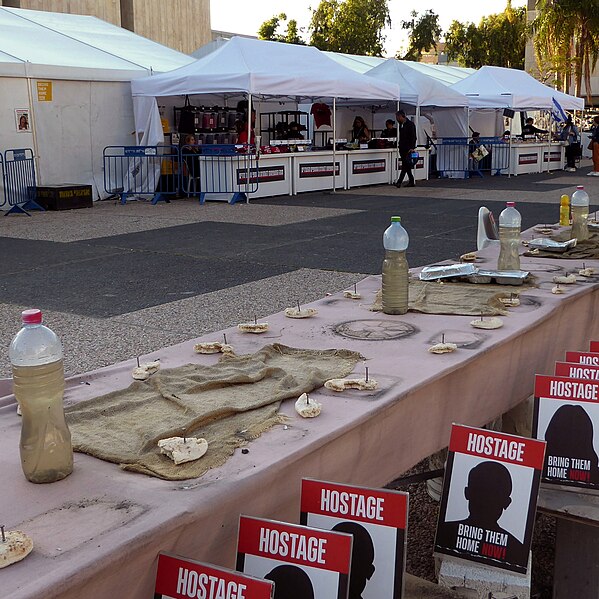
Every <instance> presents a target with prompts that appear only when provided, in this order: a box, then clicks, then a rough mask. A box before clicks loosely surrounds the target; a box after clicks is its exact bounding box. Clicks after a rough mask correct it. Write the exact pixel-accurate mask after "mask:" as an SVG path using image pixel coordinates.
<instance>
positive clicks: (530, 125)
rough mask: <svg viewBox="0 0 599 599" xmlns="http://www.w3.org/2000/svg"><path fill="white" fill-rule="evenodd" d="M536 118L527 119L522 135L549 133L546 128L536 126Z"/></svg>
mask: <svg viewBox="0 0 599 599" xmlns="http://www.w3.org/2000/svg"><path fill="white" fill-rule="evenodd" d="M534 123H535V120H534V119H533V118H531V117H528V118H527V119H526V124H525V125H524V127H522V136H524V135H535V134H537V133H547V131H545V129H539V128H538V127H535V124H534Z"/></svg>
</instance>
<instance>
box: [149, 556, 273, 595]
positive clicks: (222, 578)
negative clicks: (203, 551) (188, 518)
mask: <svg viewBox="0 0 599 599" xmlns="http://www.w3.org/2000/svg"><path fill="white" fill-rule="evenodd" d="M273 596H274V585H273V583H272V582H271V581H269V580H259V579H257V578H253V577H251V576H245V575H244V574H240V573H239V572H233V571H232V570H227V569H225V568H218V567H216V566H211V565H209V564H203V563H201V562H196V561H195V560H190V559H186V558H182V557H176V556H174V555H168V554H165V553H161V554H160V555H159V556H158V572H157V573H156V589H155V594H154V599H190V598H194V599H272V597H273Z"/></svg>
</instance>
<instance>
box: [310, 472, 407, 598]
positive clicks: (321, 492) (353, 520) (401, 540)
mask: <svg viewBox="0 0 599 599" xmlns="http://www.w3.org/2000/svg"><path fill="white" fill-rule="evenodd" d="M407 520H408V494H407V493H401V492H399V491H390V490H386V489H369V488H366V487H355V486H347V485H340V484H337V483H329V482H323V481H318V480H311V479H304V480H302V496H301V520H300V521H301V523H302V524H306V525H309V526H315V527H317V528H323V529H325V530H333V531H338V532H345V533H349V534H351V535H352V536H353V550H352V570H351V574H350V592H349V596H350V597H361V598H362V599H380V598H381V597H389V599H400V597H401V596H402V592H403V579H404V575H403V574H404V570H405V557H406V528H407Z"/></svg>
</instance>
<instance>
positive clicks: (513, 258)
mask: <svg viewBox="0 0 599 599" xmlns="http://www.w3.org/2000/svg"><path fill="white" fill-rule="evenodd" d="M515 206H516V203H515V202H507V203H506V207H505V209H504V210H503V211H502V212H501V214H500V215H499V259H498V260H497V270H520V254H519V249H520V226H521V225H522V217H521V216H520V213H519V212H518V211H517V210H516V208H515Z"/></svg>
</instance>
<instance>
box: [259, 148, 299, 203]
mask: <svg viewBox="0 0 599 599" xmlns="http://www.w3.org/2000/svg"><path fill="white" fill-rule="evenodd" d="M292 159H293V157H292V155H291V154H261V155H260V160H259V161H258V167H257V169H258V170H257V173H256V171H254V175H253V178H252V180H251V182H252V183H253V182H254V180H255V179H257V181H258V190H257V191H256V192H254V193H252V194H251V196H250V199H251V198H264V197H271V196H280V195H291V194H292V189H293V187H292V180H293V171H292V166H291V161H292Z"/></svg>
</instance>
